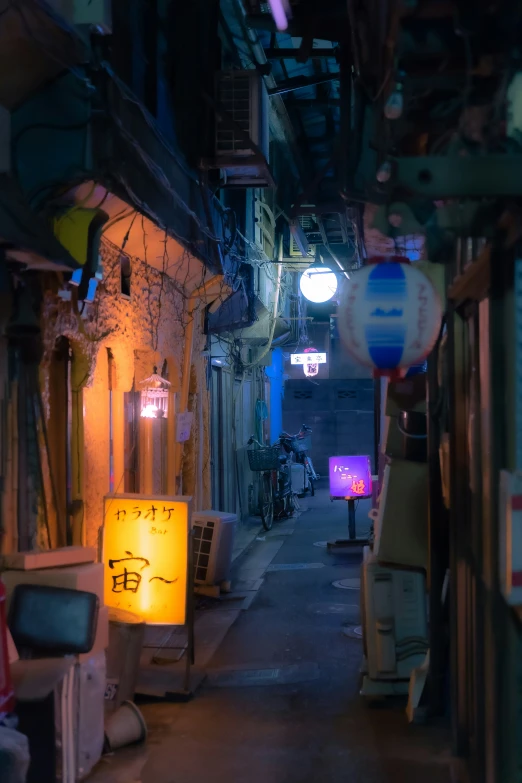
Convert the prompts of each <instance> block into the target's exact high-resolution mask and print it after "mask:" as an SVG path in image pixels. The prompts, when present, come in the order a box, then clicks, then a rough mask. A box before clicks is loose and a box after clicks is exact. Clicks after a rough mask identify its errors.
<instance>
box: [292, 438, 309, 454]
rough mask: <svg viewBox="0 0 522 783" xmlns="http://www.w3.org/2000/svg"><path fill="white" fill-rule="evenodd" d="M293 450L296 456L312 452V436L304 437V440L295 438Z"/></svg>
mask: <svg viewBox="0 0 522 783" xmlns="http://www.w3.org/2000/svg"><path fill="white" fill-rule="evenodd" d="M294 443H295V450H296V452H297V453H298V454H303V453H304V452H305V451H311V450H312V436H311V435H306V436H305V437H304V438H296V439H295V441H294Z"/></svg>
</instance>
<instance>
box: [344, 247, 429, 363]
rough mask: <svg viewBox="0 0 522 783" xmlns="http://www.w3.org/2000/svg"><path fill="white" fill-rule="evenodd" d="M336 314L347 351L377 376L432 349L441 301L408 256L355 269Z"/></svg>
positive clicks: (413, 361)
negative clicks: (408, 259)
mask: <svg viewBox="0 0 522 783" xmlns="http://www.w3.org/2000/svg"><path fill="white" fill-rule="evenodd" d="M338 312H339V314H338V326H339V333H340V336H341V339H342V341H343V344H344V346H345V348H346V350H347V351H348V352H349V353H350V354H351V355H352V356H353V357H354V358H355V359H356V360H357V361H358V362H359V363H360V364H363V365H366V366H369V367H373V368H374V371H375V373H376V375H391V376H393V375H401V374H403V373H404V371H405V369H406V368H408V367H411V366H412V365H417V364H421V363H422V362H423V360H424V359H425V358H426V356H428V354H429V353H430V351H431V349H432V348H433V346H434V344H435V342H436V340H437V336H438V333H439V330H440V326H441V321H442V305H441V302H440V298H439V296H438V294H437V292H436V290H435V288H434V287H433V285H432V283H431V281H430V280H429V279H428V278H427V277H426V275H424V274H423V273H422V272H421V271H419V270H418V269H416V268H415V266H412V265H411V264H409V263H408V262H407V259H402V258H397V257H395V258H391V259H383V260H382V261H381V260H379V261H378V262H377V263H371V264H369V265H368V266H365V267H363V268H362V269H360V270H358V271H357V272H354V273H353V274H352V276H351V279H350V280H349V281H347V283H346V288H345V290H344V291H343V294H342V297H341V302H340V307H339V311H338Z"/></svg>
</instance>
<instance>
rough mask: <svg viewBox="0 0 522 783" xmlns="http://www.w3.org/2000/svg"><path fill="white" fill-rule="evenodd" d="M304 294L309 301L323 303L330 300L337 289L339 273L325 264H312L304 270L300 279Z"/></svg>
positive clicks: (300, 286)
mask: <svg viewBox="0 0 522 783" xmlns="http://www.w3.org/2000/svg"><path fill="white" fill-rule="evenodd" d="M299 288H300V289H301V293H302V295H303V296H304V297H305V299H308V301H309V302H314V303H315V304H321V303H322V302H328V300H329V299H331V298H332V296H334V295H335V292H336V291H337V275H336V274H335V273H334V272H332V270H331V269H330V268H329V267H327V266H324V264H318V265H317V266H316V265H315V264H312V266H311V267H310V268H309V269H307V270H306V272H303V274H302V275H301V279H300V281H299Z"/></svg>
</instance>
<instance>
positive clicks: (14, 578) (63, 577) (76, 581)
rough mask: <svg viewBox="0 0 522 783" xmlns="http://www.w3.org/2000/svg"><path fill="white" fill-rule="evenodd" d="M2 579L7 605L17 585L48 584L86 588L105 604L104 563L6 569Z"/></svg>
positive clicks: (79, 588) (74, 588)
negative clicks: (34, 568)
mask: <svg viewBox="0 0 522 783" xmlns="http://www.w3.org/2000/svg"><path fill="white" fill-rule="evenodd" d="M2 581H3V583H4V585H5V589H6V592H7V607H8V608H9V604H10V601H11V596H12V594H13V591H14V589H15V587H16V586H17V585H23V584H26V585H48V586H50V587H67V588H69V589H70V590H84V591H85V592H87V593H96V595H97V596H98V598H99V599H100V605H101V606H103V604H104V600H103V563H87V564H85V565H76V566H68V567H67V568H46V569H42V570H40V571H4V572H3V573H2Z"/></svg>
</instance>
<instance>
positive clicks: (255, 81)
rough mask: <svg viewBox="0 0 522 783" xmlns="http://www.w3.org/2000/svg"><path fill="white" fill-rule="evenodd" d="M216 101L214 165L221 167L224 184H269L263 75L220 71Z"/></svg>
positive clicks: (265, 95) (237, 185)
mask: <svg viewBox="0 0 522 783" xmlns="http://www.w3.org/2000/svg"><path fill="white" fill-rule="evenodd" d="M216 103H217V107H216V165H217V166H219V168H220V169H221V170H222V171H223V174H224V176H225V185H228V186H236V187H243V188H245V187H257V188H266V187H272V186H273V184H274V182H273V180H272V176H271V174H270V170H269V167H268V158H269V139H270V137H269V124H268V93H267V91H266V88H265V84H264V81H263V77H262V76H261V74H260V73H258V72H257V71H256V70H247V71H220V72H219V73H218V74H217V82H216ZM249 141H250V142H252V144H249Z"/></svg>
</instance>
